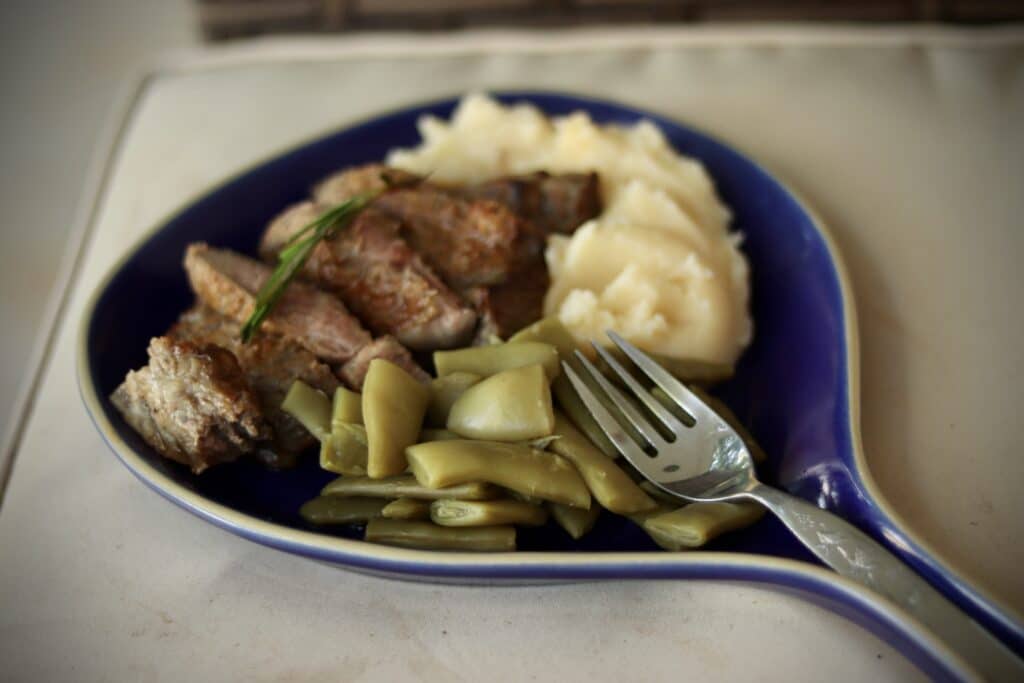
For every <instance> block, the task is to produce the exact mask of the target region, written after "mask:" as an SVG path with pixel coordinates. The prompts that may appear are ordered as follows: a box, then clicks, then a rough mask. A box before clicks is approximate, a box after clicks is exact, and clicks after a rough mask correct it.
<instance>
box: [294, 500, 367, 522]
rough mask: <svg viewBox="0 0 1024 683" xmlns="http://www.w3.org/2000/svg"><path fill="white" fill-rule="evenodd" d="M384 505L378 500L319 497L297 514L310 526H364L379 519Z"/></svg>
mask: <svg viewBox="0 0 1024 683" xmlns="http://www.w3.org/2000/svg"><path fill="white" fill-rule="evenodd" d="M386 503H387V501H386V500H383V499H380V498H363V497H353V498H338V497H337V496H319V497H317V498H314V499H313V500H311V501H309V502H307V503H306V504H305V505H303V506H302V507H301V508H300V509H299V514H300V515H302V518H303V519H304V520H306V521H307V522H309V523H310V524H365V523H366V522H367V521H369V520H371V519H374V518H376V517H379V516H380V511H381V510H382V509H383V508H384V505H385V504H386Z"/></svg>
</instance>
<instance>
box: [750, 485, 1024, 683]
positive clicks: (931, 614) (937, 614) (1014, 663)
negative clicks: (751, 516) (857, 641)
mask: <svg viewBox="0 0 1024 683" xmlns="http://www.w3.org/2000/svg"><path fill="white" fill-rule="evenodd" d="M741 495H742V497H745V498H752V499H754V500H756V501H758V502H760V503H761V504H762V505H764V506H765V507H766V508H768V509H769V510H770V511H771V512H772V513H774V514H775V516H777V517H778V518H779V520H781V521H782V523H783V524H785V525H786V527H787V528H788V529H789V530H790V531H792V532H793V534H794V535H795V536H796V537H797V538H799V539H800V541H801V542H802V543H803V544H804V545H805V546H807V548H808V549H809V550H810V551H811V552H813V553H814V554H815V555H817V556H818V559H820V560H821V561H822V562H824V563H825V564H827V565H828V566H829V567H831V568H832V569H834V570H835V571H836V572H838V573H839V574H841V575H843V576H845V577H846V578H848V579H851V580H853V581H855V582H857V583H859V584H861V585H863V586H866V587H867V588H870V589H871V590H873V591H875V592H876V593H879V594H881V595H883V596H884V597H886V598H888V599H889V600H891V601H892V602H894V603H896V604H897V605H899V606H900V607H902V608H903V609H904V610H906V611H907V612H909V613H910V614H911V615H912V616H913V617H915V618H916V619H917V620H918V621H920V622H921V623H922V624H924V626H925V627H927V628H928V629H930V630H931V631H932V632H933V633H934V634H935V635H937V636H938V637H939V638H940V639H942V640H943V641H945V642H946V644H947V645H949V646H950V647H952V648H953V649H954V650H955V651H956V652H957V653H958V654H960V655H961V656H963V657H964V659H966V660H967V661H968V662H969V663H970V664H971V665H972V666H973V667H974V668H975V669H976V670H977V671H978V672H980V673H981V674H982V675H983V676H984V677H985V678H986V679H988V680H995V681H1003V680H1024V661H1022V660H1020V659H1018V658H1017V657H1016V656H1014V655H1013V653H1012V652H1011V651H1010V650H1009V649H1008V648H1007V647H1005V646H1004V645H1003V644H1002V643H1001V642H999V641H998V640H997V639H996V638H995V637H994V636H992V635H991V634H990V633H988V632H987V631H985V630H984V629H983V628H982V627H981V626H979V625H978V624H977V623H975V622H974V621H973V620H971V619H970V617H968V616H967V615H966V614H964V613H963V612H961V611H960V610H959V609H958V608H957V607H956V606H955V605H953V603H951V602H949V601H948V600H946V598H945V597H943V596H942V595H941V594H940V593H939V592H938V591H937V590H935V589H934V588H932V586H931V585H930V584H929V583H928V582H926V581H925V580H924V579H923V578H921V577H920V576H918V575H917V574H915V573H914V572H913V571H911V569H910V568H909V567H907V566H906V565H905V564H903V563H902V562H901V561H900V560H898V559H897V558H896V557H895V556H894V555H892V554H891V553H890V552H889V551H888V550H886V549H885V548H884V547H883V546H882V545H880V544H879V543H877V542H875V541H874V540H873V539H872V538H871V537H869V536H868V535H867V534H865V533H864V532H862V531H860V530H859V529H857V528H856V527H855V526H853V525H852V524H850V523H849V522H847V521H845V520H844V519H842V518H840V517H839V516H837V515H834V514H832V513H831V512H828V511H826V510H822V509H821V508H819V507H816V506H814V505H812V504H810V503H808V502H807V501H805V500H803V499H802V498H797V497H796V496H793V495H790V494H788V493H785V492H783V491H780V490H779V489H776V488H772V487H771V486H766V485H765V484H761V483H758V484H755V485H754V486H753V487H752V488H750V489H747V490H746V491H744V492H743V493H742V494H741Z"/></svg>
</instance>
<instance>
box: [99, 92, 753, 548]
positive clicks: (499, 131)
mask: <svg viewBox="0 0 1024 683" xmlns="http://www.w3.org/2000/svg"><path fill="white" fill-rule="evenodd" d="M421 133H422V134H423V138H424V142H423V143H422V144H421V145H420V147H418V148H416V149H411V150H395V151H394V152H393V153H392V154H391V155H389V158H388V159H387V160H386V161H385V162H382V163H375V164H368V165H364V166H359V167H355V168H348V169H344V170H341V171H340V172H338V173H336V174H334V175H331V176H330V177H328V178H326V179H324V180H323V181H321V182H320V183H319V184H317V185H316V186H315V187H314V188H312V191H311V197H310V199H309V200H307V201H303V202H301V203H299V204H296V205H294V206H291V207H287V208H284V209H283V211H282V212H281V213H280V214H279V215H278V216H277V217H275V218H274V219H273V220H272V221H270V223H269V224H268V225H267V227H266V229H265V231H264V233H263V236H262V239H261V240H260V244H259V257H258V258H256V257H253V256H249V255H245V254H239V253H236V252H233V251H229V250H226V249H221V248H217V247H216V246H212V245H208V244H204V243H195V244H192V245H189V247H188V248H187V250H186V251H185V254H184V258H183V264H184V269H185V273H186V275H187V278H188V282H189V284H190V286H191V288H192V290H193V292H194V293H195V304H194V305H193V306H192V307H191V308H190V309H188V310H187V311H185V312H183V313H182V314H181V316H180V317H179V318H178V320H177V321H176V322H175V323H174V324H173V325H172V326H171V328H170V329H169V330H167V332H166V333H165V334H164V335H163V336H160V337H156V338H154V339H152V340H151V342H150V345H149V348H148V353H149V362H148V364H147V365H146V366H145V367H143V368H141V369H139V370H135V371H132V372H129V373H128V375H127V376H126V377H125V380H124V382H123V383H122V384H121V386H119V387H118V388H117V390H116V391H114V393H113V394H112V395H111V401H112V402H113V404H114V405H115V406H116V407H117V409H118V410H119V411H120V412H121V414H122V416H123V417H124V419H125V421H126V422H127V423H128V424H129V425H130V426H131V427H132V428H133V429H135V430H136V431H137V432H138V433H139V434H140V435H141V436H142V437H143V438H144V439H145V441H146V442H147V443H148V444H149V445H150V446H152V448H153V449H155V450H156V451H157V452H159V453H160V454H161V455H163V456H165V457H167V458H170V459H172V460H175V461H177V462H179V463H181V464H182V465H185V466H187V467H189V468H190V469H191V470H192V471H193V472H194V473H195V475H197V476H201V475H202V472H203V471H204V470H206V469H207V468H209V467H213V466H217V467H227V466H230V465H229V464H228V463H231V462H233V461H236V460H238V459H239V458H255V459H257V460H259V461H261V462H262V463H264V464H265V465H266V466H268V467H271V468H276V469H283V468H288V467H291V466H293V465H294V464H295V463H296V462H297V460H298V459H299V458H304V457H310V458H316V457H319V464H320V467H322V468H323V469H324V470H327V471H329V472H333V473H335V474H338V475H340V476H339V477H338V478H337V479H336V480H334V481H332V482H330V483H329V484H327V486H325V487H324V488H323V490H322V491H320V492H310V496H311V497H312V496H314V495H315V494H317V493H319V495H316V497H312V499H311V500H309V502H307V503H306V504H305V505H304V506H303V507H302V509H301V511H300V512H301V515H302V517H303V518H304V519H305V520H306V522H307V523H309V524H311V525H317V526H325V525H353V524H355V525H365V538H366V540H367V541H370V542H376V543H385V544H390V545H399V546H407V547H414V548H431V549H449V550H478V551H505V550H514V549H515V542H516V532H515V529H516V527H517V526H538V525H543V524H547V523H549V521H550V522H553V523H554V524H557V525H558V526H560V527H561V528H562V529H564V530H565V532H566V533H567V534H569V535H570V536H571V537H572V538H574V539H578V538H580V537H582V536H583V535H584V534H586V533H587V532H588V531H589V530H590V529H591V528H592V527H593V526H594V524H595V522H596V520H597V518H598V516H599V515H600V514H602V510H607V511H608V513H613V514H618V515H624V516H627V517H629V518H630V519H632V520H633V521H634V522H636V523H637V524H638V525H640V526H641V527H642V528H643V529H644V530H645V531H646V532H647V533H648V534H649V535H650V537H651V538H652V539H653V540H654V541H655V542H656V543H657V544H658V545H660V546H661V547H663V548H666V549H670V550H680V549H684V548H693V547H698V546H700V545H703V544H704V543H706V542H707V541H708V540H710V539H711V538H713V537H715V536H716V535H718V534H720V533H723V532H726V531H729V530H732V529H736V528H740V527H743V526H746V525H749V524H750V523H752V522H753V521H755V520H756V519H758V518H759V517H760V515H761V509H760V508H758V507H757V506H755V505H748V504H731V503H706V504H692V505H686V506H681V505H680V502H679V501H678V500H675V499H672V498H670V497H666V496H664V495H662V494H660V493H659V492H658V491H657V490H655V489H653V488H651V487H649V486H648V485H646V484H645V483H643V482H642V477H641V476H640V475H639V474H638V473H636V472H635V471H633V470H632V468H631V467H630V466H629V464H628V463H626V462H625V461H624V460H622V459H617V456H618V454H617V453H616V452H615V450H614V447H613V446H612V445H611V443H610V442H609V441H608V440H607V438H606V437H605V436H604V434H603V433H602V432H601V431H600V429H599V428H598V427H597V426H596V424H595V423H594V421H593V419H592V418H591V417H590V416H589V414H588V413H587V412H586V410H585V408H584V407H583V404H582V403H581V401H580V399H579V398H578V397H577V395H576V394H575V392H574V390H573V389H572V386H571V385H570V384H569V382H568V381H567V379H566V377H565V376H564V375H563V374H562V373H561V364H562V362H567V363H576V362H577V361H576V360H575V359H574V357H573V353H574V352H575V351H577V350H580V351H584V352H586V347H584V346H583V345H582V344H581V342H582V341H583V340H585V339H587V338H599V337H600V338H603V330H604V329H606V328H615V329H616V330H618V331H619V332H620V333H621V334H623V336H625V337H626V338H628V339H630V340H631V341H633V342H634V343H636V344H638V345H639V346H641V347H643V348H645V349H646V350H648V351H650V352H652V353H654V354H657V355H658V357H659V358H660V359H662V360H663V361H664V362H665V364H666V367H668V368H669V369H670V370H671V371H673V372H674V373H675V374H677V375H678V376H680V377H681V378H682V379H683V380H685V381H689V382H694V383H697V384H704V385H706V384H708V383H710V382H713V381H717V380H720V379H724V378H727V377H728V376H730V375H731V372H732V366H733V363H734V362H735V361H736V359H737V357H738V356H739V354H740V352H741V351H742V349H743V348H744V347H745V345H746V344H747V343H748V342H749V339H750V333H751V326H750V320H749V314H748V312H747V296H748V293H747V271H746V261H745V259H744V258H743V256H742V254H741V253H740V252H739V250H738V241H739V239H738V237H737V236H736V235H735V234H732V233H730V232H729V231H728V219H729V214H728V210H727V209H726V208H725V207H724V206H723V205H722V204H721V202H720V201H719V200H718V198H717V196H716V195H715V192H714V188H713V185H712V184H711V181H710V179H709V178H708V177H707V175H706V173H705V172H704V170H703V168H702V167H701V166H700V165H699V164H698V163H697V162H695V161H693V160H691V159H686V158H684V157H682V156H680V155H679V154H677V153H676V152H675V151H674V150H672V149H671V147H670V146H669V145H668V143H667V142H666V141H665V139H664V138H663V137H662V136H661V134H660V132H659V131H658V130H657V129H656V128H655V127H654V126H652V125H650V124H647V123H641V124H638V125H636V126H633V127H631V128H624V127H616V126H599V125H597V124H595V123H594V122H592V121H591V120H590V119H589V118H588V117H587V116H586V115H584V114H579V113H577V114H573V115H571V116H568V117H564V118H559V119H551V120H549V119H547V118H545V117H544V116H543V115H542V114H541V113H540V112H538V111H537V110H535V109H533V108H530V107H527V106H515V107H503V106H502V105H500V104H498V103H496V102H494V101H492V100H490V99H488V98H486V97H483V96H472V97H468V98H466V99H465V100H464V101H463V102H462V103H461V104H460V106H459V108H458V109H457V110H456V112H455V114H454V116H453V119H452V121H451V122H442V121H438V120H435V119H426V120H424V121H422V122H421ZM599 333H600V334H599ZM714 405H715V407H716V409H719V410H721V411H722V412H723V414H724V416H725V417H726V418H727V419H728V420H730V421H731V422H734V423H735V422H736V420H735V416H733V415H731V414H729V413H728V408H725V406H724V404H720V403H716V404H714ZM751 450H752V452H754V453H755V454H759V453H760V450H759V449H757V448H756V445H754V444H753V443H751Z"/></svg>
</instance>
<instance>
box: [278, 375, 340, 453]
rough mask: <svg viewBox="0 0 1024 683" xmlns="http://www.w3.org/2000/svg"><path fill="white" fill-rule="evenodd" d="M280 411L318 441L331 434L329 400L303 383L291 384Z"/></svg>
mask: <svg viewBox="0 0 1024 683" xmlns="http://www.w3.org/2000/svg"><path fill="white" fill-rule="evenodd" d="M281 410H283V411H284V412H286V413H288V414H289V415H291V416H292V417H294V418H295V419H296V420H298V421H299V423H301V424H302V426H303V427H305V428H306V429H308V430H309V433H310V434H312V435H313V436H315V437H316V438H317V439H319V440H320V441H323V440H324V439H326V438H327V436H328V435H329V434H330V433H331V400H330V399H329V398H327V396H326V395H325V394H324V393H323V392H322V391H319V390H318V389H314V388H313V387H311V386H309V385H308V384H306V383H305V382H301V381H299V380H295V381H294V382H292V386H291V388H289V389H288V393H287V394H286V395H285V397H284V401H282V402H281Z"/></svg>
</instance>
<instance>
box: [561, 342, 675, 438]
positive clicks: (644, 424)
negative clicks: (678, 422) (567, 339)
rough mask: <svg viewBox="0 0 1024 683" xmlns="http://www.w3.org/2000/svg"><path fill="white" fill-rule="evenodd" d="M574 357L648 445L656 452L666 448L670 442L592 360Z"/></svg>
mask: <svg viewBox="0 0 1024 683" xmlns="http://www.w3.org/2000/svg"><path fill="white" fill-rule="evenodd" d="M573 355H574V356H575V357H576V360H577V361H579V363H580V365H582V366H583V368H584V369H585V370H586V371H587V373H588V374H590V376H591V378H593V380H594V381H595V382H597V385H598V386H599V387H601V390H602V391H603V392H604V393H605V394H607V395H608V398H610V399H611V401H612V403H614V404H615V407H616V408H618V409H619V410H620V411H621V412H622V415H623V417H625V418H626V421H627V422H629V426H631V427H632V428H633V429H635V430H636V431H637V432H638V433H639V434H640V435H641V436H642V437H643V438H644V439H646V440H647V443H648V444H650V445H651V446H653V447H654V448H655V449H656V450H657V449H659V448H664V447H665V445H666V444H667V443H668V442H667V441H665V439H664V438H663V437H662V436H661V434H659V433H658V430H657V429H655V428H654V426H653V425H652V424H651V423H650V422H649V421H648V420H647V418H646V417H644V416H643V415H641V414H640V411H639V410H637V409H636V408H635V407H634V406H633V404H632V403H631V402H630V401H629V399H628V398H626V396H625V395H624V394H623V393H622V392H621V391H619V389H618V387H616V386H615V385H614V384H612V383H611V382H609V381H608V380H607V379H606V378H605V376H604V375H603V374H601V371H600V370H598V369H597V368H596V367H594V364H593V363H591V362H590V360H589V359H588V358H587V357H586V356H584V355H583V354H582V353H580V352H579V351H575V352H573Z"/></svg>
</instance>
